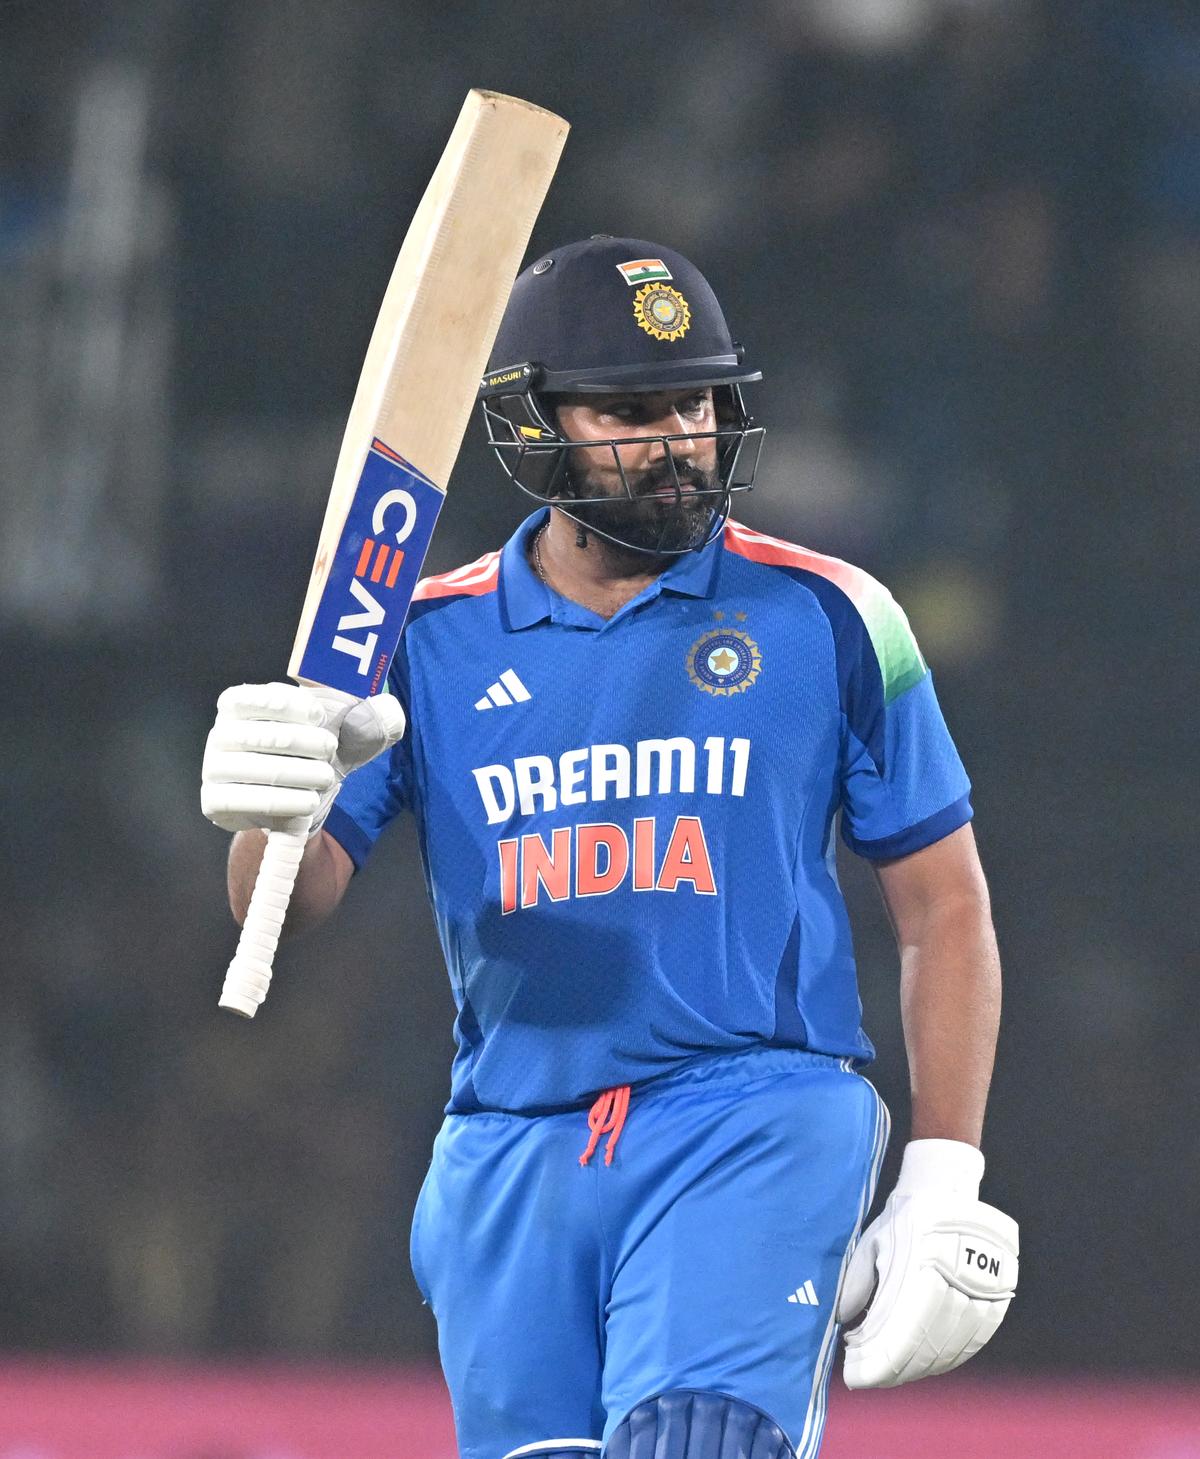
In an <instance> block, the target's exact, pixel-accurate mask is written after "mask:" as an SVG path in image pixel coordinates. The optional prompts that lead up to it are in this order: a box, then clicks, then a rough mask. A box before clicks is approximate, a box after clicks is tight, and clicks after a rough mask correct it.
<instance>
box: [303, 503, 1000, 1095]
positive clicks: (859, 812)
mask: <svg viewBox="0 0 1200 1459" xmlns="http://www.w3.org/2000/svg"><path fill="white" fill-rule="evenodd" d="M545 518H546V513H545V511H541V512H538V513H536V514H535V515H534V516H532V517H530V518H529V519H528V520H527V521H525V522H524V523H523V524H522V526H521V527H520V528H519V529H518V530H517V532H516V533H515V534H514V535H513V537H512V538H511V539H510V541H509V542H508V543H507V544H506V546H505V547H504V549H503V550H502V551H501V552H498V553H489V554H487V555H486V556H485V557H483V558H480V559H479V561H478V562H476V563H472V564H470V565H469V566H468V567H465V568H459V569H458V570H457V571H455V572H451V573H446V574H444V575H442V576H440V577H434V578H429V579H426V580H425V581H424V582H423V583H422V584H421V585H420V587H419V588H418V590H417V595H416V597H415V599H414V602H413V606H412V611H411V613H410V616H409V620H408V626H407V628H406V629H405V633H404V637H403V640H402V644H401V649H400V652H399V653H398V654H397V657H396V661H395V664H394V666H393V669H392V675H391V689H392V692H393V693H395V694H396V695H397V696H398V697H399V698H400V699H401V701H402V702H403V703H404V706H405V709H406V711H407V713H408V716H409V730H408V732H407V733H406V735H405V737H404V739H403V740H402V741H401V742H400V743H399V744H398V745H396V746H395V747H394V748H393V749H392V750H391V751H390V752H389V753H388V754H386V755H382V756H380V757H379V758H378V759H376V760H374V761H372V762H371V763H370V764H368V765H366V766H364V767H363V768H362V769H360V770H357V771H355V772H354V773H353V774H352V775H350V776H349V777H348V778H347V780H346V783H345V785H344V786H343V788H342V791H341V793H340V795H339V796H338V799H337V802H336V804H335V805H334V807H333V810H332V811H331V812H330V816H329V820H328V821H327V823H326V829H327V830H328V831H329V832H330V834H331V835H332V836H334V837H335V838H336V839H337V840H338V841H339V842H340V844H341V845H342V846H343V847H344V848H345V849H346V851H347V852H348V853H349V855H350V856H351V858H352V859H353V861H354V863H355V865H356V866H358V867H361V865H362V864H363V862H364V861H365V859H366V858H367V856H368V854H369V853H370V850H371V847H372V845H373V843H374V841H375V839H376V837H377V836H378V835H379V834H380V832H381V831H382V830H383V828H384V826H386V825H387V824H388V822H389V821H390V820H391V819H392V818H393V817H394V816H396V815H397V814H398V813H399V812H400V811H402V810H404V809H409V810H411V811H412V812H413V814H414V817H415V820H416V824H417V829H418V834H419V837H420V843H421V850H422V855H423V859H424V865H425V872H426V879H427V883H428V888H429V895H430V898H431V900H432V903H433V908H434V913H435V916H436V919H437V926H438V932H439V935H440V937H441V942H442V948H443V950H444V952H445V957H446V965H447V968H448V969H449V973H450V980H451V984H452V986H453V990H454V998H455V1002H456V1004H457V1007H458V1016H457V1019H456V1021H455V1036H456V1039H457V1044H458V1052H457V1055H456V1057H455V1061H454V1068H453V1074H452V1089H451V1100H450V1106H449V1108H450V1109H451V1110H452V1111H459V1112H464V1113H467V1112H471V1111H475V1110H480V1109H489V1110H506V1111H514V1112H535V1111H547V1110H555V1109H565V1108H570V1107H573V1106H578V1105H583V1104H586V1103H588V1102H589V1101H590V1100H591V1099H592V1098H593V1096H594V1095H595V1094H596V1092H597V1091H599V1090H602V1089H606V1088H612V1087H615V1086H617V1085H622V1084H637V1083H639V1082H641V1081H644V1080H647V1079H652V1078H655V1077H656V1076H659V1075H662V1074H664V1073H667V1072H670V1071H671V1070H673V1069H675V1068H677V1067H678V1066H679V1065H680V1064H681V1063H682V1062H684V1061H687V1060H689V1059H694V1058H696V1057H697V1056H704V1055H712V1054H719V1053H729V1052H735V1051H737V1050H740V1049H746V1048H753V1047H758V1046H764V1045H765V1046H776V1047H790V1048H800V1049H808V1050H811V1051H814V1052H818V1053H823V1054H830V1055H835V1056H838V1057H843V1058H849V1059H852V1060H854V1061H860V1062H863V1063H865V1062H866V1061H868V1060H869V1059H870V1058H871V1057H872V1055H873V1049H872V1047H871V1044H870V1042H869V1040H868V1039H867V1037H866V1035H865V1034H864V1032H863V1030H862V1027H861V1012H862V1009H861V1004H860V1002H859V998H858V988H857V980H856V976H855V968H854V956H853V950H852V946H851V938H850V928H849V923H848V919H847V915H846V909H845V905H844V903H843V900H842V894H841V891H840V889H839V887H838V882H837V874H836V867H835V842H834V834H835V827H836V826H837V824H838V823H839V820H840V826H841V834H842V836H843V838H844V839H845V841H846V842H847V844H848V845H849V846H850V847H851V848H852V849H853V850H854V851H856V852H858V853H859V854H860V855H863V856H866V857H870V858H873V859H883V858H889V857H895V856H903V855H905V854H907V853H909V852H912V851H916V850H918V849H920V848H921V847H923V846H927V845H929V844H930V843H932V842H934V841H937V840H939V839H940V838H942V837H944V836H946V835H948V834H949V833H950V832H952V831H954V830H956V829H957V828H958V827H959V826H961V825H962V824H964V822H966V821H967V820H968V819H969V818H970V815H971V808H970V800H969V792H970V785H969V782H968V780H967V777H966V774H965V772H964V770H963V768H962V764H961V762H960V760H959V757H958V754H957V752H956V751H955V748H954V745H953V743H952V741H951V739H950V736H949V733H948V732H947V729H946V726H945V723H944V721H943V719H942V715H941V712H940V710H939V708H938V704H937V700H936V698H935V696H934V691H933V682H932V679H931V676H930V673H929V670H928V668H927V667H926V665H925V662H924V660H923V659H922V657H921V654H920V651H919V649H918V648H917V645H916V641H915V640H914V638H913V635H912V632H911V630H910V629H909V626H908V623H907V620H906V619H905V617H904V614H903V613H902V611H901V609H900V608H899V606H898V605H897V604H896V602H895V600H894V599H893V598H892V597H891V595H890V594H889V593H888V592H887V590H886V589H885V588H884V587H882V586H881V585H880V584H879V583H877V582H876V581H875V580H874V579H873V578H871V577H870V576H869V575H868V574H867V573H865V572H862V571H861V570H860V569H858V568H855V567H852V566H850V565H849V564H848V563H845V562H841V561H839V560H837V559H835V558H829V557H824V556H821V555H820V554H817V553H813V552H809V551H807V550H806V549H804V548H801V547H796V546H793V545H791V544H790V543H786V542H782V541H779V540H778V539H776V538H773V537H767V536H764V535H763V534H761V533H758V532H753V531H750V530H749V529H748V528H745V527H742V526H740V525H738V524H736V523H732V522H730V523H729V524H727V526H726V528H725V530H724V532H723V533H722V534H721V536H720V537H719V538H718V539H717V540H716V541H715V542H713V543H712V544H710V545H709V546H708V547H707V548H705V549H704V550H703V551H702V552H699V553H689V554H688V555H686V556H683V557H680V558H678V559H676V560H675V561H674V562H673V563H672V565H671V566H670V567H668V568H667V569H666V571H664V572H663V573H662V574H661V575H660V576H659V577H657V578H656V579H655V580H654V582H652V583H651V584H650V585H649V586H648V587H647V588H646V589H645V590H644V591H643V592H642V593H640V594H639V595H638V596H637V597H636V598H634V599H633V600H632V601H631V602H630V603H628V604H627V605H626V606H625V607H624V608H622V609H621V611H620V612H618V613H617V614H615V615H614V616H613V617H612V618H610V619H604V618H601V617H599V616H598V615H597V614H594V613H592V612H590V611H589V610H588V609H586V608H583V607H581V606H580V605H578V604H576V603H573V602H570V601H568V600H567V599H565V598H563V597H561V596H559V595H558V594H556V593H554V592H553V591H552V590H550V589H549V588H548V587H547V586H546V585H545V584H544V583H542V582H541V580H540V579H539V578H538V577H537V575H536V574H535V573H534V572H533V570H532V569H531V568H530V566H529V564H528V562H527V560H526V551H527V547H528V544H529V541H530V538H531V536H532V533H533V532H535V531H536V530H537V529H538V528H539V527H540V525H541V524H542V522H543V521H544V520H545Z"/></svg>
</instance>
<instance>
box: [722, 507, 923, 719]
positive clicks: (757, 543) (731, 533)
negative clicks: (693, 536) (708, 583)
mask: <svg viewBox="0 0 1200 1459" xmlns="http://www.w3.org/2000/svg"><path fill="white" fill-rule="evenodd" d="M725 546H726V548H727V550H728V551H730V552H736V553H737V555H738V556H739V557H745V558H748V559H749V560H750V561H751V562H762V563H766V564H768V565H769V566H772V567H784V568H799V569H801V570H802V571H804V572H811V573H815V574H816V575H817V576H818V577H822V578H825V579H826V580H827V581H828V582H831V583H833V584H834V586H835V587H837V588H840V589H841V591H842V592H843V593H845V595H846V596H847V598H849V599H850V601H851V603H852V604H853V605H854V608H855V610H856V611H857V613H858V615H859V617H860V618H861V619H862V621H863V626H864V627H865V628H866V630H867V636H868V637H869V638H870V640H871V647H872V648H873V649H874V651H875V657H876V659H877V660H878V663H879V672H880V675H881V677H882V679H883V702H884V703H885V704H890V703H891V702H892V700H893V699H895V698H897V697H898V696H899V695H901V694H903V693H904V691H905V690H906V689H911V688H912V686H913V685H914V684H916V683H918V682H919V681H920V680H921V679H923V678H924V677H925V674H926V673H927V672H928V670H927V667H926V664H925V660H924V658H922V656H921V650H920V649H919V648H918V647H917V640H916V638H915V637H914V636H913V631H912V629H911V628H910V627H909V625H908V619H907V618H906V617H905V616H904V610H903V609H902V608H901V607H900V604H899V603H897V602H896V600H895V598H893V597H892V595H891V593H889V592H888V590H887V589H886V588H885V587H884V586H883V584H882V583H881V582H878V581H877V580H876V579H875V578H873V577H872V576H871V574H870V573H869V572H864V571H863V570H862V568H860V567H855V566H854V565H853V563H849V562H843V561H842V559H841V558H840V557H826V556H825V555H824V554H823V553H820V552H811V551H810V550H809V549H808V548H807V547H797V546H796V545H795V544H794V543H791V542H784V541H783V540H782V539H781V538H779V537H768V536H767V535H766V533H764V532H753V531H751V530H750V528H749V527H743V526H742V525H741V523H740V522H730V523H729V524H728V525H727V526H726V528H725Z"/></svg>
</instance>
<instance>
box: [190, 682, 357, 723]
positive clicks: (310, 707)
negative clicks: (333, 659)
mask: <svg viewBox="0 0 1200 1459" xmlns="http://www.w3.org/2000/svg"><path fill="white" fill-rule="evenodd" d="M325 692H334V691H325ZM344 697H345V698H346V699H347V701H349V702H353V701H352V700H350V696H349V695H346V696H344ZM217 714H218V715H219V716H220V715H227V716H228V717H229V718H230V719H270V720H276V721H278V722H280V723H283V724H315V725H322V724H324V723H325V719H326V709H325V706H324V704H323V703H322V702H321V700H320V699H319V698H317V696H316V695H315V694H314V693H313V691H312V690H311V689H306V688H303V687H302V686H301V685H299V684H279V683H274V684H234V685H233V686H232V687H231V688H229V689H226V690H225V692H224V693H223V694H222V695H221V696H220V698H219V699H218V700H217Z"/></svg>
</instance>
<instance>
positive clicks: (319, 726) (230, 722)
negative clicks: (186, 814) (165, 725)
mask: <svg viewBox="0 0 1200 1459" xmlns="http://www.w3.org/2000/svg"><path fill="white" fill-rule="evenodd" d="M217 711H218V712H217V719H216V723H215V724H214V725H213V727H212V730H211V731H210V732H209V736H208V740H207V742H206V744H205V751H204V768H203V775H202V785H201V794H200V805H201V809H202V810H203V812H204V814H205V815H206V816H207V817H208V819H209V820H210V821H213V822H214V823H215V824H216V825H218V826H220V827H221V828H222V829H223V830H226V831H243V830H250V829H253V828H260V829H262V830H268V831H272V830H286V831H294V832H298V831H300V830H302V829H303V827H304V825H305V824H306V823H310V824H309V834H310V835H315V834H316V832H317V831H318V830H319V829H320V828H321V826H322V825H323V824H324V821H325V817H326V815H327V814H328V812H329V808H330V806H331V805H332V804H333V802H334V799H335V798H336V796H337V793H338V790H339V789H340V787H341V783H342V781H343V780H344V779H345V777H346V776H347V775H349V774H350V772H351V771H352V770H356V769H358V767H359V766H360V765H365V764H366V763H367V761H368V760H372V759H374V758H375V756H376V755H378V754H381V753H382V752H383V751H384V750H386V749H388V748H389V746H391V745H393V744H395V742H396V741H397V740H398V739H399V738H400V736H401V735H402V734H403V733H404V727H405V719H404V710H403V708H402V707H401V705H400V701H399V700H398V699H396V698H394V697H393V696H392V695H391V694H380V695H377V696H375V697H374V698H372V699H361V700H360V699H356V698H355V697H354V696H353V695H351V694H343V693H341V692H340V691H338V690H336V689H328V688H325V687H322V686H319V685H318V686H312V685H297V684H238V685H235V686H234V687H233V688H231V689H226V690H225V692H224V693H223V694H222V695H221V697H220V698H219V699H218V700H217Z"/></svg>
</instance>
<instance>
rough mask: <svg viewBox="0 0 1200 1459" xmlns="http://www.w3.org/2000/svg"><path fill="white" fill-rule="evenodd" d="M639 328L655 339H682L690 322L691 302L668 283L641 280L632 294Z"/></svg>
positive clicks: (634, 313) (634, 315)
mask: <svg viewBox="0 0 1200 1459" xmlns="http://www.w3.org/2000/svg"><path fill="white" fill-rule="evenodd" d="M633 317H634V318H635V319H636V320H637V324H638V328H639V329H644V330H645V331H646V333H647V334H652V335H653V336H654V338H655V339H682V337H683V336H684V335H685V334H686V333H687V332H688V329H689V327H690V325H691V322H692V310H691V305H689V303H688V301H687V300H686V299H685V298H684V297H683V295H682V294H681V293H680V292H679V290H678V289H673V288H672V287H671V286H670V284H644V285H643V286H642V287H641V288H640V289H639V290H638V291H637V293H636V294H635V295H634V296H633Z"/></svg>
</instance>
